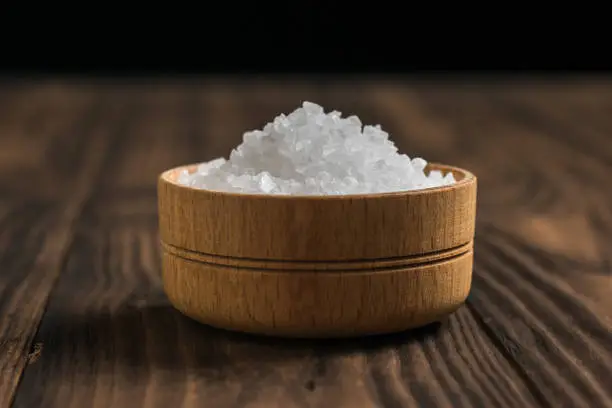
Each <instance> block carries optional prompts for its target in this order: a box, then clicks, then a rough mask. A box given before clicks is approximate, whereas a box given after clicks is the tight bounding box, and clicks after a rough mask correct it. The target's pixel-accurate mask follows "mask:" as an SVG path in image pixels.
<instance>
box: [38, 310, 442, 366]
mask: <svg viewBox="0 0 612 408" xmlns="http://www.w3.org/2000/svg"><path fill="white" fill-rule="evenodd" d="M71 310H74V309H72V308H71ZM442 324H443V323H442ZM440 327H441V323H434V324H430V325H428V326H425V327H422V328H419V329H413V330H409V331H405V332H400V333H395V334H387V335H373V336H368V337H360V338H347V339H326V340H311V339H285V338H276V337H267V336H258V335H251V334H245V333H238V332H231V331H226V330H222V329H218V328H213V327H210V326H206V325H204V324H201V323H199V322H196V321H194V320H192V319H190V318H188V317H186V316H184V315H183V314H181V313H180V312H178V311H177V310H176V309H174V308H173V307H172V306H171V305H170V304H169V303H168V302H167V301H165V300H164V301H162V302H156V304H129V305H126V306H124V307H120V308H118V309H116V310H114V311H100V310H97V311H95V310H92V311H87V310H84V311H82V312H80V313H78V314H77V313H74V312H70V311H69V310H66V309H64V310H60V309H55V310H49V311H48V313H47V314H46V316H45V318H44V320H43V322H42V325H41V327H40V328H39V332H38V335H37V337H36V340H35V346H36V344H38V345H39V346H40V347H41V349H42V352H41V353H40V356H39V357H38V359H37V361H36V363H37V364H34V365H33V366H31V368H32V369H35V367H36V366H37V365H38V366H40V368H41V369H45V366H49V365H56V364H57V362H58V361H66V360H70V361H75V362H79V364H81V365H83V364H85V365H87V364H89V365H94V366H95V365H100V364H108V363H112V364H113V365H121V366H126V367H131V369H132V370H140V369H142V370H156V369H161V370H170V371H177V372H178V371H185V370H196V371H198V372H202V370H204V371H205V372H206V373H207V375H209V376H212V377H216V376H226V375H241V373H243V372H244V371H251V372H257V371H261V370H265V369H266V368H267V369H273V367H274V365H275V364H282V365H287V364H289V365H291V364H296V365H299V364H302V363H304V362H312V361H315V360H317V361H325V360H328V359H334V358H342V357H343V356H354V355H355V354H365V355H368V354H372V353H377V352H379V351H383V350H385V349H390V348H398V347H400V346H404V345H407V344H410V343H414V342H422V341H424V340H425V339H427V338H428V337H431V336H435V335H436V333H437V331H438V330H439V328H440ZM47 368H48V367H47Z"/></svg>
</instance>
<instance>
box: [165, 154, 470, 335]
mask: <svg viewBox="0 0 612 408" xmlns="http://www.w3.org/2000/svg"><path fill="white" fill-rule="evenodd" d="M183 168H187V169H189V170H190V171H192V170H193V169H194V168H195V165H191V166H184V167H180V168H175V169H172V170H168V171H166V172H164V173H163V174H162V175H161V176H160V177H159V184H158V194H159V196H158V198H159V226H160V236H161V241H162V258H163V259H162V262H163V281H164V289H165V291H166V293H167V295H168V298H169V299H170V301H171V302H172V304H173V305H174V306H175V307H176V308H177V309H178V310H180V311H181V312H182V313H184V314H185V315H187V316H189V317H191V318H193V319H196V320H198V321H201V322H203V323H206V324H208V325H211V326H216V327H220V328H225V329H230V330H236V331H242V332H250V333H259V334H268V335H276V336H285V337H350V336H359V335H369V334H382V333H389V332H396V331H402V330H406V329H409V328H414V327H418V326H422V325H425V324H428V323H432V322H435V321H438V320H440V319H442V318H444V317H445V316H446V315H448V314H450V313H452V312H453V311H455V310H456V309H457V308H458V307H459V306H460V305H461V304H462V303H463V302H464V301H465V299H466V297H467V295H468V293H469V291H470V286H471V280H472V259H473V252H472V245H473V237H474V226H475V217H476V177H475V176H474V175H472V174H471V173H469V172H467V171H465V170H462V169H459V168H455V167H449V166H444V165H430V166H429V169H430V170H433V169H438V170H443V171H444V172H447V171H452V172H453V173H454V176H455V177H456V179H457V183H456V184H454V185H452V186H448V187H440V188H431V189H426V190H419V191H409V192H399V193H388V194H375V195H374V194H373V195H352V196H324V197H321V196H315V197H313V196H271V195H248V194H234V193H220V192H212V191H206V190H199V189H194V188H190V187H185V186H182V185H179V184H178V183H177V182H176V178H177V176H178V174H179V172H180V171H181V170H182V169H183Z"/></svg>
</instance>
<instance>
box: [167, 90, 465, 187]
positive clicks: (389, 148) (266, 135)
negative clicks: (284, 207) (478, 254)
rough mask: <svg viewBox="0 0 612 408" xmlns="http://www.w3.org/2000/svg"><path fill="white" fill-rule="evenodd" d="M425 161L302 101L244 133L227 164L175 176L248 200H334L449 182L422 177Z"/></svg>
mask: <svg viewBox="0 0 612 408" xmlns="http://www.w3.org/2000/svg"><path fill="white" fill-rule="evenodd" d="M426 165H427V162H426V161H425V160H423V159H422V158H413V159H410V157H408V156H407V155H405V154H400V153H399V152H398V149H397V148H396V146H395V144H394V143H393V142H392V141H391V140H390V139H389V134H388V133H387V132H385V131H383V130H382V129H381V127H380V126H379V125H377V126H363V125H362V124H361V121H360V120H359V118H358V117H357V116H349V117H346V118H343V117H342V114H341V113H340V112H337V111H333V112H329V113H325V112H324V110H323V108H322V107H321V106H319V105H316V104H314V103H310V102H304V103H303V105H302V107H301V108H298V109H296V110H295V111H293V112H292V113H290V114H289V115H284V114H281V115H279V116H277V117H276V118H275V119H274V121H273V122H271V123H268V124H267V125H266V126H265V127H264V128H263V129H262V130H254V131H250V132H246V133H245V134H244V139H243V143H242V144H241V145H240V146H238V147H237V148H235V149H234V150H233V151H232V153H231V155H230V158H229V160H225V159H223V158H218V159H215V160H212V161H210V162H207V163H203V164H201V165H199V166H198V168H197V170H196V171H195V172H193V173H188V172H187V171H184V172H183V173H181V174H180V175H179V178H178V182H179V183H180V184H183V185H186V186H191V187H194V188H199V189H206V190H212V191H224V192H235V193H248V194H286V195H342V194H373V193H386V192H398V191H407V190H419V189H425V188H431V187H439V186H445V185H450V184H453V183H455V179H454V177H453V175H452V173H448V174H446V175H444V174H442V173H441V172H440V171H430V172H428V173H426V172H425V166H426Z"/></svg>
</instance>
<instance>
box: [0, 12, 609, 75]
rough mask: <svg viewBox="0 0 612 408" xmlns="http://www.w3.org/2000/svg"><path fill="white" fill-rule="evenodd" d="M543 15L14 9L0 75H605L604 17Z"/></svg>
mask: <svg viewBox="0 0 612 408" xmlns="http://www.w3.org/2000/svg"><path fill="white" fill-rule="evenodd" d="M415 4H416V3H415ZM423 5H425V6H427V7H422V6H423ZM542 7H543V8H541V9H536V8H535V7H534V6H525V5H521V4H520V3H513V4H512V5H504V4H496V5H491V6H486V5H484V3H483V4H481V5H477V6H473V7H472V8H471V9H470V8H467V6H466V5H457V6H455V7H454V8H453V4H452V3H451V4H443V3H431V4H424V3H421V4H417V5H416V6H415V5H414V4H413V3H391V2H388V3H385V2H382V3H376V2H369V3H358V2H352V3H348V2H346V3H342V2H327V3H325V2H293V3H290V2H285V3H281V2H259V3H249V2H245V3H241V2H231V1H230V2H214V3H207V2H202V3H194V4H193V5H191V6H189V7H187V6H179V5H178V4H174V3H173V4H167V3H151V4H144V3H143V4H142V5H139V6H137V5H135V4H130V6H129V7H128V6H127V5H125V4H123V5H112V4H110V3H104V4H102V3H100V4H98V3H86V4H84V3H81V4H72V5H69V6H64V7H63V8H60V6H59V5H58V4H55V3H54V4H52V5H49V4H42V5H35V4H29V5H28V4H26V3H22V4H21V8H17V7H14V6H10V7H8V6H4V10H1V11H0V30H1V31H0V35H1V38H2V54H1V56H2V60H1V62H2V63H1V64H0V69H1V72H0V73H1V74H3V75H5V76H40V75H79V76H82V75H112V76H117V75H119V76H151V75H154V76H155V75H183V76H185V75H201V74H234V75H240V74H257V75H279V74H288V75H294V74H336V75H343V76H351V75H355V74H356V75H363V74H383V75H396V74H398V75H400V74H403V75H405V74H408V75H438V76H440V75H442V76H445V75H446V76H449V75H450V76H453V75H464V74H477V75H496V74H500V73H501V74H507V73H512V74H517V73H518V74H530V75H533V74H544V75H553V74H558V73H561V74H565V73H568V72H570V73H573V72H578V71H580V72H589V73H591V72H608V71H609V70H610V68H611V64H610V62H609V61H608V56H607V53H608V51H607V50H608V45H607V44H608V39H609V38H612V36H611V35H610V32H609V31H610V30H609V29H608V25H607V23H606V22H605V21H603V18H604V17H605V15H606V14H605V13H603V12H602V11H598V10H594V9H586V10H579V9H578V8H577V7H574V6H573V7H574V8H572V9H568V10H566V11H565V12H564V10H561V6H560V5H555V6H554V8H553V7H552V6H542ZM600 20H601V21H600Z"/></svg>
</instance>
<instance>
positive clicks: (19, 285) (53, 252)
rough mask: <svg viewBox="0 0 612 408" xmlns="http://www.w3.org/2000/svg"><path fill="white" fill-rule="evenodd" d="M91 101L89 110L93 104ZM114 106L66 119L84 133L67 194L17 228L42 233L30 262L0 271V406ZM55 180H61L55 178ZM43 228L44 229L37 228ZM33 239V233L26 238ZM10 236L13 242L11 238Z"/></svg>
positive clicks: (96, 167) (21, 361) (10, 389)
mask: <svg viewBox="0 0 612 408" xmlns="http://www.w3.org/2000/svg"><path fill="white" fill-rule="evenodd" d="M98 108H99V106H98V105H93V106H92V107H91V109H98ZM120 109H121V106H120V105H116V106H114V107H112V109H111V110H109V111H108V112H105V111H97V112H96V119H97V120H91V119H90V118H89V117H86V118H85V119H83V120H78V119H77V118H76V117H74V118H73V120H72V121H71V122H70V126H71V127H70V129H68V131H69V132H71V133H74V134H79V135H82V134H85V135H88V136H89V138H88V144H87V145H86V149H85V150H83V151H78V152H76V154H77V155H79V156H82V157H81V160H82V161H81V162H82V163H84V165H83V166H82V167H81V168H76V169H75V170H76V172H75V173H76V177H74V180H73V183H71V187H72V188H71V191H72V192H71V194H70V195H68V196H67V197H65V198H64V199H62V200H61V201H59V202H58V205H57V206H54V210H55V211H53V213H52V214H45V213H44V212H43V214H44V215H47V217H46V218H45V219H44V220H43V221H44V222H38V223H30V224H26V225H24V226H23V227H22V228H27V229H32V230H33V233H37V234H38V235H34V237H37V236H39V235H42V238H39V239H40V240H41V242H40V244H39V246H37V247H36V252H32V253H28V252H24V253H23V254H21V255H22V256H25V257H28V258H29V259H30V260H31V262H30V263H28V264H26V268H25V269H21V268H17V269H6V270H4V271H3V274H2V285H1V286H0V288H1V289H2V291H3V293H2V295H3V296H2V298H3V305H4V307H3V309H2V310H1V312H2V313H1V314H2V315H5V316H6V315H8V316H12V318H11V319H10V320H6V319H3V321H2V323H3V324H2V331H0V344H3V345H7V346H6V347H7V350H1V351H3V352H2V353H0V368H1V370H0V372H2V373H3V375H2V376H1V377H0V406H8V405H9V404H10V401H11V400H12V398H13V396H14V393H15V390H16V387H17V384H18V381H19V378H20V376H21V374H22V371H23V369H24V367H25V365H26V362H27V358H26V357H27V354H24V351H27V352H29V350H30V347H31V345H32V340H33V338H34V336H35V333H36V330H37V328H38V324H39V322H40V320H41V318H42V316H43V312H44V309H45V306H46V303H47V299H48V296H49V294H50V292H51V290H52V288H53V286H54V284H55V282H56V280H57V278H58V277H59V275H60V272H61V269H62V267H63V262H64V260H65V256H66V254H67V251H68V249H69V247H70V245H71V243H72V241H73V224H74V223H75V221H76V220H77V219H78V217H79V215H80V213H81V211H82V209H83V207H84V206H85V204H86V202H87V200H88V197H89V196H90V194H91V192H92V188H93V182H94V180H95V178H96V177H98V176H99V173H100V170H101V169H102V163H103V162H104V159H105V155H106V151H107V150H108V149H109V144H110V142H111V140H112V137H109V134H108V133H107V130H109V129H108V128H104V125H103V124H104V123H108V122H109V121H110V122H112V121H113V119H115V116H113V115H112V112H113V110H115V112H119V111H120ZM63 159H64V160H75V161H76V160H77V158H75V157H74V156H73V155H70V154H66V155H64V157H63ZM57 182H58V184H59V182H61V180H57ZM43 228H44V229H43ZM32 239H34V238H32ZM11 241H13V242H11ZM20 244H21V243H20V242H19V241H16V242H14V240H13V239H10V238H9V241H8V242H7V243H6V245H7V246H8V247H9V248H12V249H13V250H14V249H15V248H18V247H15V245H20Z"/></svg>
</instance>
